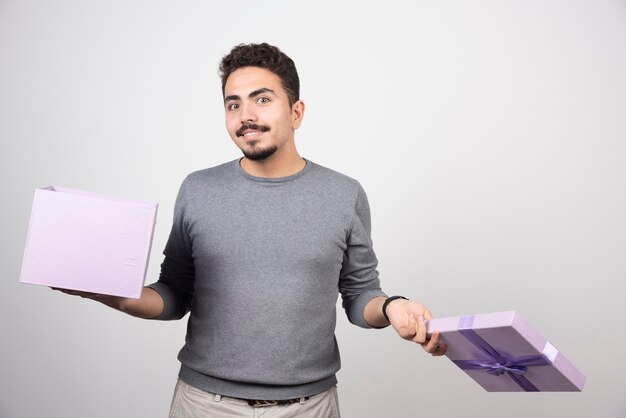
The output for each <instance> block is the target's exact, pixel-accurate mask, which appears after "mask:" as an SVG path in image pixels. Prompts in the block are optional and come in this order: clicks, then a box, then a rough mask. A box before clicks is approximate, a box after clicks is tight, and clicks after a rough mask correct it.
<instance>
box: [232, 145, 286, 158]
mask: <svg viewBox="0 0 626 418" xmlns="http://www.w3.org/2000/svg"><path fill="white" fill-rule="evenodd" d="M276 150H278V147H277V146H276V145H270V146H269V147H267V148H262V149H256V147H255V146H254V145H252V146H251V149H242V150H241V151H242V152H243V155H244V157H246V158H247V159H249V160H252V161H262V160H265V159H267V158H269V157H271V156H272V155H274V153H275V152H276Z"/></svg>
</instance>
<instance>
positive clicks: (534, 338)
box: [427, 311, 585, 392]
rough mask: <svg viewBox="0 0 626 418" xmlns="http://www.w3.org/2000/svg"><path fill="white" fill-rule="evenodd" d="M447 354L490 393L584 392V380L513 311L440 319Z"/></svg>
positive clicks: (437, 326)
mask: <svg viewBox="0 0 626 418" xmlns="http://www.w3.org/2000/svg"><path fill="white" fill-rule="evenodd" d="M427 327H428V334H429V335H430V334H431V333H432V331H436V330H438V331H440V332H441V340H442V341H443V342H444V343H446V344H448V350H447V352H446V356H447V357H448V358H450V360H452V362H453V363H455V364H456V365H457V366H459V367H460V368H461V369H462V370H463V371H464V372H465V373H467V374H468V375H469V376H470V377H471V378H472V379H474V380H475V381H476V382H477V383H478V384H480V385H481V386H482V387H483V388H484V389H485V390H487V391H489V392H522V391H525V392H547V391H558V392H564V391H581V390H582V389H583V386H584V384H585V376H584V375H583V374H582V373H581V372H580V371H579V370H578V369H577V368H576V367H575V366H574V365H573V364H572V363H571V362H570V361H569V360H568V359H567V358H565V356H564V355H563V354H562V353H560V352H559V351H558V350H557V349H556V348H555V347H554V346H553V345H552V344H551V343H550V342H549V341H548V340H546V338H545V337H544V336H543V335H541V333H539V331H537V330H536V329H535V328H534V327H533V326H532V325H530V323H529V322H528V321H526V320H525V319H524V318H522V316H521V315H520V314H519V313H517V312H515V311H507V312H495V313H486V314H479V315H467V316H455V317H450V318H436V319H433V320H431V321H428V323H427Z"/></svg>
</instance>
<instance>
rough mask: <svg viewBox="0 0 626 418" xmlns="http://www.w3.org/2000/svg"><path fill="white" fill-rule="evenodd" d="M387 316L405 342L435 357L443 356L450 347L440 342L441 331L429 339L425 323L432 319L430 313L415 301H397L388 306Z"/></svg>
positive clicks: (435, 332)
mask: <svg viewBox="0 0 626 418" xmlns="http://www.w3.org/2000/svg"><path fill="white" fill-rule="evenodd" d="M387 316H388V317H389V322H390V323H391V326H392V327H393V328H394V329H395V330H396V332H397V333H398V335H399V336H400V337H402V338H404V339H405V340H408V341H413V342H415V343H417V344H419V345H421V346H422V348H423V349H424V350H426V352H428V353H430V354H431V355H433V356H442V355H444V354H445V353H446V349H447V348H448V346H447V345H446V344H444V343H440V342H439V331H434V332H433V333H432V335H431V336H430V337H429V336H428V335H427V333H426V323H425V321H427V320H430V319H432V315H431V313H430V311H429V310H428V309H427V308H426V307H425V306H424V305H422V304H421V303H419V302H417V301H414V300H405V299H396V300H394V301H392V302H391V303H389V305H387Z"/></svg>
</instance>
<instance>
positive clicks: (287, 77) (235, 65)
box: [219, 42, 300, 106]
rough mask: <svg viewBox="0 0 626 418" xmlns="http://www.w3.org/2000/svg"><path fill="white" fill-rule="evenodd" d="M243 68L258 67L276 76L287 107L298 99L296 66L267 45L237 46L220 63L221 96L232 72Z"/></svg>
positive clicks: (298, 83)
mask: <svg viewBox="0 0 626 418" xmlns="http://www.w3.org/2000/svg"><path fill="white" fill-rule="evenodd" d="M243 67H260V68H265V69H267V70H270V71H271V72H273V73H274V74H276V75H277V76H278V77H279V78H280V81H281V84H282V86H283V88H284V89H285V91H286V92H287V97H288V98H289V105H290V106H293V104H294V103H295V102H297V101H298V100H299V99H300V79H299V78H298V71H296V64H294V62H293V60H292V59H291V58H289V57H288V56H287V55H285V53H284V52H282V51H281V50H280V49H278V48H277V47H275V46H272V45H269V44H267V43H265V42H264V43H262V44H239V45H237V46H236V47H234V48H233V49H232V50H231V51H230V53H229V54H228V55H225V56H224V58H222V61H221V62H220V70H219V74H220V77H221V78H222V95H224V87H225V86H226V80H228V76H230V75H231V74H232V72H233V71H235V70H238V69H239V68H243Z"/></svg>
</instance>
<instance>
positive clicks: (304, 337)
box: [66, 44, 446, 418]
mask: <svg viewBox="0 0 626 418" xmlns="http://www.w3.org/2000/svg"><path fill="white" fill-rule="evenodd" d="M220 74H221V77H222V93H223V97H224V108H225V113H226V128H227V130H228V132H229V134H230V136H231V138H232V140H233V142H234V143H235V145H236V146H237V147H239V148H240V149H241V151H242V152H243V155H244V156H243V158H241V159H238V160H235V161H231V162H228V163H225V164H222V165H219V166H217V167H212V168H209V169H205V170H201V171H197V172H195V173H192V174H190V175H189V176H187V178H186V179H185V181H184V182H183V184H182V186H181V189H180V191H179V194H178V197H177V200H176V206H175V214H174V222H173V226H172V230H171V233H170V237H169V240H168V243H167V245H166V248H165V250H164V254H165V259H164V261H163V264H162V265H161V275H160V278H159V281H158V282H157V283H154V284H152V285H150V286H147V287H146V288H145V289H144V291H143V293H142V295H141V298H140V299H139V300H132V299H123V298H117V297H111V296H102V295H93V294H85V293H82V292H71V291H66V293H71V294H78V295H80V296H83V297H88V298H91V299H95V300H98V301H100V302H102V303H104V304H106V305H108V306H111V307H113V308H116V309H118V310H121V311H124V312H126V313H128V314H130V315H134V316H139V317H143V318H153V319H164V320H167V319H179V318H182V317H183V316H184V315H185V314H187V312H190V317H189V324H188V328H187V336H186V342H185V345H184V347H183V348H182V350H181V351H180V354H179V357H178V358H179V360H180V361H181V364H182V365H181V369H180V373H179V381H178V383H177V385H176V389H175V393H174V399H173V400H172V407H171V411H170V417H195V418H197V417H221V416H228V417H231V416H233V417H234V416H241V417H244V416H252V415H250V414H251V412H253V411H252V408H268V409H267V410H266V411H270V410H271V411H272V412H271V414H272V415H271V416H273V417H274V416H275V417H283V416H284V417H294V416H296V417H315V418H320V417H337V416H339V406H338V401H337V395H336V390H335V386H336V383H337V380H336V378H335V373H336V372H337V370H338V369H339V352H338V348H337V343H336V341H335V338H334V329H335V321H336V312H335V302H336V299H337V295H338V293H340V294H341V296H342V301H343V307H344V309H345V311H346V313H347V315H348V318H349V320H350V321H351V322H352V323H354V324H356V325H358V326H361V327H365V328H370V327H372V328H383V327H386V326H387V325H389V324H391V325H392V326H393V328H394V329H395V330H396V331H397V333H398V334H399V335H400V337H402V338H404V339H407V340H411V341H414V342H416V343H418V344H420V345H421V346H422V347H423V348H424V349H425V350H426V351H427V352H428V353H431V354H432V355H435V356H440V355H443V354H444V353H445V351H446V347H445V345H444V344H441V345H440V344H439V335H438V333H437V332H435V333H433V335H432V338H430V339H428V338H427V336H426V327H425V324H424V320H425V319H430V317H431V314H430V312H429V311H428V309H426V308H425V307H424V306H423V305H422V304H420V303H419V302H416V301H411V300H407V299H405V298H402V297H399V296H397V297H392V298H388V297H387V296H386V295H385V294H384V293H383V292H382V291H381V289H380V284H379V279H378V272H377V271H376V267H377V260H376V256H375V254H374V251H373V249H372V241H371V237H370V213H369V205H368V202H367V197H366V195H365V192H364V191H363V189H362V188H361V186H360V185H359V183H358V182H357V181H355V180H353V179H351V178H349V177H347V176H344V175H342V174H339V173H337V172H334V171H332V170H329V169H327V168H324V167H322V166H319V165H317V164H315V163H313V162H311V161H308V160H305V159H303V158H302V157H300V155H299V154H298V151H297V149H296V145H295V141H294V133H295V130H296V129H298V128H299V127H300V124H301V123H302V118H303V116H304V110H305V105H304V103H303V102H302V101H301V100H300V99H299V79H298V74H297V71H296V68H295V65H294V63H293V61H292V60H291V59H290V58H289V57H287V56H286V55H285V54H284V53H282V52H281V51H280V50H279V49H278V48H276V47H273V46H270V45H268V44H258V45H257V44H250V45H239V46H237V47H235V48H233V50H232V51H231V52H230V54H228V55H227V56H225V57H224V58H223V59H222V62H221V65H220Z"/></svg>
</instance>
